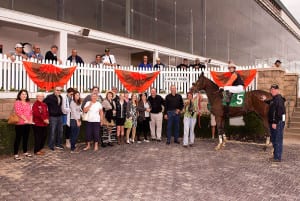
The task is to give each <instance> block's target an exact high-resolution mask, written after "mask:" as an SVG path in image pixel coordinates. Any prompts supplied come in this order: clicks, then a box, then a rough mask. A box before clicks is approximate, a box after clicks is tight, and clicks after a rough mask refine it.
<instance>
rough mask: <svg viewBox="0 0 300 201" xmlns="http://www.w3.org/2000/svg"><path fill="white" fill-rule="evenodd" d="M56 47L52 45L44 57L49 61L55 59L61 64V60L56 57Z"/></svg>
mask: <svg viewBox="0 0 300 201" xmlns="http://www.w3.org/2000/svg"><path fill="white" fill-rule="evenodd" d="M57 50H58V47H57V46H56V45H52V46H51V49H50V50H49V51H48V52H47V53H46V55H45V59H46V60H49V61H57V62H58V63H59V64H62V61H61V60H60V59H59V58H58V57H57V55H56V54H57Z"/></svg>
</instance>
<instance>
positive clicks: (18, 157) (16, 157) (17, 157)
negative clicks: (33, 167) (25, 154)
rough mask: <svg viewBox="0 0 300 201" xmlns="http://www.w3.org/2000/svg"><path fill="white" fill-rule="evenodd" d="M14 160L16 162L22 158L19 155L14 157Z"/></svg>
mask: <svg viewBox="0 0 300 201" xmlns="http://www.w3.org/2000/svg"><path fill="white" fill-rule="evenodd" d="M14 159H15V160H17V161H19V160H22V158H21V157H20V156H19V155H15V156H14Z"/></svg>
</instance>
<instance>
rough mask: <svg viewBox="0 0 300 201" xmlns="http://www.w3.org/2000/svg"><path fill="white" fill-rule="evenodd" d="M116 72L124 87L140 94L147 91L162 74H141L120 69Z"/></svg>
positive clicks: (156, 72) (157, 72)
mask: <svg viewBox="0 0 300 201" xmlns="http://www.w3.org/2000/svg"><path fill="white" fill-rule="evenodd" d="M115 72H116V74H117V76H118V78H119V80H120V81H121V83H122V84H123V86H124V87H125V88H126V89H127V90H128V91H130V92H139V93H142V92H144V91H146V90H147V89H148V88H149V87H150V85H151V84H152V83H153V81H154V80H155V79H156V77H157V76H158V74H159V73H160V71H155V72H152V73H139V72H133V71H127V70H119V69H115Z"/></svg>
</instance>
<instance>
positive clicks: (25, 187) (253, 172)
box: [0, 140, 300, 201]
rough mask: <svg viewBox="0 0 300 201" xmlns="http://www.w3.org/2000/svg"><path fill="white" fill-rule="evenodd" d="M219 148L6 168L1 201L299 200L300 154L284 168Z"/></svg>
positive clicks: (54, 159) (251, 153) (58, 157)
mask: <svg viewBox="0 0 300 201" xmlns="http://www.w3.org/2000/svg"><path fill="white" fill-rule="evenodd" d="M214 146H215V142H214V141H212V140H197V142H196V145H195V146H194V147H189V148H184V147H182V146H181V145H175V144H171V145H170V146H167V145H166V144H165V143H152V142H150V143H142V144H134V145H122V146H114V147H107V148H104V149H101V150H99V151H98V152H93V151H86V152H84V151H82V152H80V153H79V154H70V153H69V152H68V151H57V150H56V151H54V152H51V151H49V150H47V154H46V155H45V156H43V157H40V156H34V157H33V158H26V159H24V160H21V161H14V160H13V159H12V158H5V159H2V160H1V161H0V200H51V201H55V200H59V201H61V200H66V201H67V200H109V201H111V200H122V201H127V200H128V201H132V200H147V201H148V200H149V201H160V200H161V201H174V200H179V201H185V200H187V201H193V200H195V201H201V200H204V201H208V200H225V201H229V200H241V201H247V200H249V201H255V200H280V201H283V200H300V154H299V151H300V149H299V148H300V146H299V145H285V147H284V156H283V162H282V163H277V164H274V163H271V162H269V161H268V158H269V157H270V153H269V152H263V151H262V145H258V144H245V143H238V142H229V143H228V144H227V146H226V148H225V149H223V150H222V151H218V152H217V151H214Z"/></svg>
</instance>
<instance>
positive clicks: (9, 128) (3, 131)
mask: <svg viewBox="0 0 300 201" xmlns="http://www.w3.org/2000/svg"><path fill="white" fill-rule="evenodd" d="M244 121H245V123H246V125H245V126H229V125H228V122H227V123H226V126H225V132H226V135H227V136H228V137H230V138H231V139H236V140H243V141H245V140H246V141H262V140H263V139H264V129H263V125H262V122H261V121H260V119H259V118H258V117H257V116H256V114H254V113H249V114H247V115H245V116H244ZM180 122H181V123H180V136H181V137H182V135H183V123H182V122H183V121H182V119H181V121H180ZM200 123H201V128H199V126H198V123H197V124H196V127H195V135H196V137H198V138H199V137H201V138H211V130H210V116H209V115H202V116H201V120H200ZM166 127H167V122H166V120H164V122H163V133H162V135H163V136H164V137H166ZM84 133H85V124H83V125H82V127H81V129H80V135H79V137H78V140H79V141H80V142H84V139H85V135H84ZM216 136H217V134H216ZM14 139H15V129H14V126H13V125H8V124H7V123H6V121H0V155H3V154H12V153H13V143H14ZM46 146H47V143H46ZM20 149H21V146H20ZM29 149H30V150H32V149H33V134H32V129H31V133H30V137H29Z"/></svg>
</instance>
